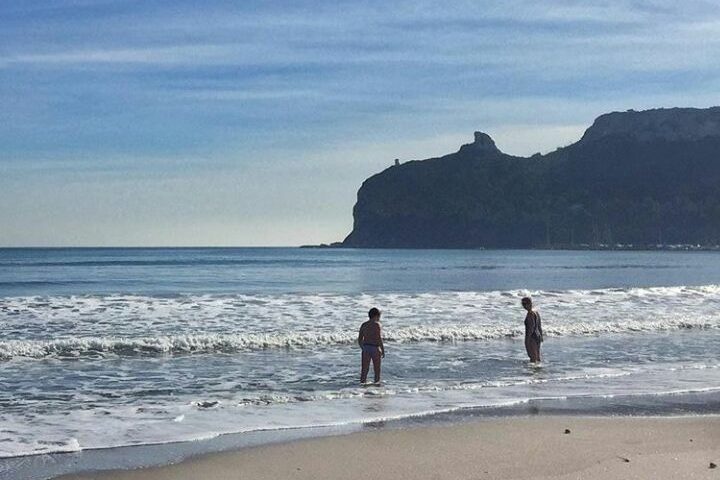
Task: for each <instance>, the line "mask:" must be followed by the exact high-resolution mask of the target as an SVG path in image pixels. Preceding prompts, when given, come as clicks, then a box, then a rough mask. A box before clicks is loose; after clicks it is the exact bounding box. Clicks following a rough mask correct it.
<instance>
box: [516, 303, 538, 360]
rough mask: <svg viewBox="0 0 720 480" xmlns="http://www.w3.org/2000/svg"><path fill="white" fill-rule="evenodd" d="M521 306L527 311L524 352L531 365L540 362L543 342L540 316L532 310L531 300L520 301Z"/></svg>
mask: <svg viewBox="0 0 720 480" xmlns="http://www.w3.org/2000/svg"><path fill="white" fill-rule="evenodd" d="M521 303H522V306H523V308H524V309H525V310H527V315H525V350H527V354H528V357H530V361H531V362H532V363H539V362H540V344H541V343H542V341H543V331H542V322H541V321H540V314H539V313H538V312H536V311H535V310H533V308H532V306H533V305H532V300H531V299H530V297H525V298H523V299H522V300H521Z"/></svg>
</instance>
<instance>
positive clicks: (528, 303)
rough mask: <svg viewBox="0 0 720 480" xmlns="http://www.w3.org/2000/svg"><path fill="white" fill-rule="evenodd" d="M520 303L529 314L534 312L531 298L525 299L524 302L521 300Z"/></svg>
mask: <svg viewBox="0 0 720 480" xmlns="http://www.w3.org/2000/svg"><path fill="white" fill-rule="evenodd" d="M520 303H521V304H522V306H523V308H524V309H525V310H527V311H528V312H529V311H530V310H532V298H530V297H523V299H522V300H520Z"/></svg>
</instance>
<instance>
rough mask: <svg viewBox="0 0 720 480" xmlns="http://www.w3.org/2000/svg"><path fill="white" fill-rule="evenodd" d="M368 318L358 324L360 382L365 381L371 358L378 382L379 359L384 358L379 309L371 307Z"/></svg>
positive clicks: (378, 381) (377, 381) (376, 381)
mask: <svg viewBox="0 0 720 480" xmlns="http://www.w3.org/2000/svg"><path fill="white" fill-rule="evenodd" d="M368 317H370V320H368V321H367V322H365V323H363V324H362V325H361V326H360V332H359V333H358V344H359V345H360V348H361V349H362V366H361V368H360V383H366V382H367V375H368V370H370V361H371V360H372V364H373V370H374V372H375V380H374V381H375V383H380V364H381V359H382V358H385V346H384V345H383V339H382V329H381V327H380V310H378V309H377V308H374V307H373V308H371V309H370V311H369V312H368Z"/></svg>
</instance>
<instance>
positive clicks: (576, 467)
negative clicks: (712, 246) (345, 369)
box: [62, 416, 720, 480]
mask: <svg viewBox="0 0 720 480" xmlns="http://www.w3.org/2000/svg"><path fill="white" fill-rule="evenodd" d="M566 429H567V430H569V433H566ZM711 462H712V463H715V464H718V465H720V417H718V416H697V417H673V418H657V417H653V418H641V417H552V416H549V417H529V418H491V419H485V420H474V421H472V422H468V423H465V424H461V425H453V426H444V425H443V426H429V427H413V428H407V429H385V430H383V429H380V430H373V431H366V432H360V433H354V434H349V435H344V436H336V437H324V438H316V439H311V440H300V441H296V442H291V443H285V444H275V445H267V446H263V447H255V448H248V449H244V450H241V451H238V452H225V453H218V454H212V455H207V456H202V457H199V458H193V459H190V460H187V461H185V462H183V463H180V464H177V465H170V466H165V467H158V468H148V469H142V470H134V471H115V472H102V473H96V474H85V475H80V476H78V475H72V476H66V477H62V478H64V479H76V480H79V479H103V480H146V479H147V480H149V479H153V480H165V479H168V480H169V479H198V480H199V479H206V480H220V479H223V480H224V479H253V480H264V479H268V480H279V479H349V480H355V479H357V480H368V479H375V478H385V479H394V480H395V479H408V480H411V479H412V480H423V479H428V480H431V479H432V480H438V479H453V480H458V479H530V478H532V479H563V480H565V479H567V480H569V479H643V480H649V479H652V480H659V479H695V478H697V479H705V478H708V479H720V467H718V468H711V465H710V464H711Z"/></svg>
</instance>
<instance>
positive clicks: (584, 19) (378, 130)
mask: <svg viewBox="0 0 720 480" xmlns="http://www.w3.org/2000/svg"><path fill="white" fill-rule="evenodd" d="M718 58H720V7H718V6H717V4H716V3H714V2H701V1H688V2H675V1H631V0H618V1H612V2H602V1H599V2H570V1H552V2H550V1H537V0H535V1H530V0H528V1H513V0H510V1H503V2H481V1H467V2H464V1H456V2H448V1H445V2H426V1H413V2H407V1H395V2H384V1H353V2H346V1H333V2H306V1H292V2H289V1H286V2H279V1H264V2H254V1H249V0H245V1H242V2H232V1H215V0H207V1H203V2H190V1H183V0H175V1H150V0H145V1H124V0H98V1H89V0H57V1H45V0H33V1H32V2H26V1H22V0H6V1H2V2H0V105H2V108H0V245H4V246H25V245H38V246H46V245H297V244H303V243H318V242H330V241H335V240H340V239H342V238H343V237H344V236H345V235H346V234H347V233H348V232H349V231H350V229H351V226H352V216H351V214H352V206H353V204H354V201H355V196H356V192H357V189H358V187H359V186H360V184H361V183H362V181H363V180H364V179H365V178H366V177H368V176H369V175H371V174H373V173H376V172H378V171H380V170H382V169H384V168H385V167H386V166H388V165H390V164H391V163H392V160H393V159H394V158H396V157H399V158H401V159H402V160H409V159H416V158H426V157H430V156H434V155H439V154H443V153H449V152H451V151H455V150H457V148H458V147H459V145H460V144H462V143H467V142H469V141H470V140H471V139H472V132H473V131H474V130H482V131H485V132H487V133H489V134H490V135H491V136H492V137H493V138H494V139H495V140H496V143H497V144H498V146H499V147H500V148H501V149H502V150H504V151H506V152H508V153H512V154H521V155H528V154H532V153H534V152H537V151H542V152H547V151H550V150H553V149H555V148H556V147H558V146H562V145H566V144H568V143H571V142H573V141H575V140H577V139H578V138H579V137H580V136H581V134H582V132H583V130H584V129H585V128H586V127H587V126H589V125H590V123H592V120H593V119H594V118H595V117H596V116H598V115H600V114H602V113H604V112H607V111H612V110H626V109H629V108H634V109H644V108H652V107H662V106H698V107H706V106H711V105H715V104H718V103H719V102H718V97H717V92H718V91H720V77H719V76H718V74H719V73H720V62H718V61H717V59H718Z"/></svg>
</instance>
